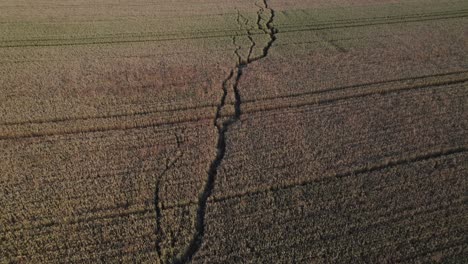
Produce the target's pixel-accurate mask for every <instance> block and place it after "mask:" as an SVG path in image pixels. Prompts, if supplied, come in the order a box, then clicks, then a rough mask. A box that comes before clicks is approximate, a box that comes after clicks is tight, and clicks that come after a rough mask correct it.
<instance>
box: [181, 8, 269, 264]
mask: <svg viewBox="0 0 468 264" xmlns="http://www.w3.org/2000/svg"><path fill="white" fill-rule="evenodd" d="M258 2H260V1H258ZM258 2H256V3H255V5H256V6H257V7H258V8H259V11H258V12H257V16H258V17H257V21H256V24H257V27H258V29H260V30H262V31H263V32H265V34H267V35H269V38H270V40H269V41H268V42H267V44H266V45H265V46H264V47H263V50H262V54H261V55H259V56H257V57H253V58H252V57H251V56H252V51H253V48H254V47H255V46H256V43H255V41H254V39H253V36H252V35H251V30H250V29H247V30H246V31H247V34H248V39H249V40H250V41H251V46H250V47H249V54H248V56H247V58H246V59H243V58H242V56H241V55H240V54H239V48H237V49H236V50H235V51H234V53H235V54H236V56H237V57H238V63H237V64H236V66H235V67H234V69H232V70H231V71H230V73H229V76H228V77H227V78H226V79H225V80H224V81H223V84H222V89H223V95H222V97H221V100H220V103H219V105H218V107H217V110H216V115H215V118H214V120H213V125H214V126H215V127H216V129H217V130H218V142H217V144H216V149H217V153H216V157H215V159H214V160H213V161H212V162H211V165H210V168H209V170H208V177H207V180H206V183H205V186H204V188H203V191H202V192H201V194H200V196H199V198H198V209H197V215H196V222H195V233H194V236H193V238H192V240H191V241H190V244H189V245H188V247H187V248H186V250H185V252H183V254H182V255H181V256H180V257H179V258H174V259H173V261H172V263H175V264H179V263H188V262H190V261H191V260H192V258H193V256H195V254H196V253H197V252H198V250H199V249H200V247H201V245H202V243H203V238H204V235H205V214H206V207H207V202H208V198H209V197H210V196H211V194H212V192H213V189H214V185H215V181H216V175H217V173H218V168H219V166H220V165H221V163H222V161H223V159H224V156H225V154H226V132H227V131H228V129H229V127H230V126H231V125H232V124H234V123H235V122H237V121H238V120H239V119H240V116H241V114H242V111H241V96H240V93H239V89H238V85H239V81H240V79H241V78H242V74H243V72H244V70H245V68H247V66H248V65H249V64H250V63H252V62H254V61H257V60H260V59H263V58H265V57H266V56H268V51H269V50H270V48H271V46H272V45H273V42H274V41H275V40H276V33H277V30H276V29H275V28H274V26H273V19H274V17H275V12H274V10H273V9H271V8H270V7H269V5H268V2H267V0H262V1H261V3H258ZM265 16H266V17H265ZM241 18H243V19H244V20H245V18H244V17H242V16H241V15H240V13H238V18H237V22H238V23H239V24H242V23H241V22H240V19H241ZM246 23H247V22H245V23H244V25H245V24H246ZM233 43H234V44H235V45H237V44H236V37H234V38H233ZM230 88H231V89H230ZM230 92H231V93H233V94H234V98H235V102H234V110H235V111H234V115H231V116H228V117H225V116H223V114H222V113H223V109H225V107H229V106H230V104H226V100H227V98H228V94H229V93H230Z"/></svg>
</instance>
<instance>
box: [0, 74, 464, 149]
mask: <svg viewBox="0 0 468 264" xmlns="http://www.w3.org/2000/svg"><path fill="white" fill-rule="evenodd" d="M466 82H468V78H458V79H455V80H447V81H439V82H437V81H435V82H432V83H426V84H419V85H413V86H411V85H409V86H403V87H390V88H386V89H380V90H377V91H376V90H372V89H371V90H369V91H365V92H359V91H358V92H357V93H356V94H351V95H342V96H335V97H333V98H328V99H327V98H323V99H320V98H310V99H308V100H304V102H281V101H279V102H276V103H279V104H277V105H276V106H275V105H273V104H271V103H268V104H264V105H258V103H259V102H267V101H268V100H274V99H250V100H248V101H244V105H245V106H244V107H242V108H241V111H242V112H243V113H249V114H250V113H259V112H268V111H275V110H281V109H291V108H300V107H304V106H310V105H325V104H331V103H334V102H338V101H343V100H348V99H354V98H364V97H367V96H373V95H387V94H393V93H398V92H409V91H413V90H419V89H426V88H437V87H444V86H448V85H456V84H464V83H466ZM349 88H350V89H351V88H353V87H349ZM359 88H360V86H357V87H356V89H359ZM339 90H344V88H337V91H339ZM332 92H333V91H328V90H323V91H317V92H310V93H308V94H310V95H314V94H315V95H326V94H331V95H333V94H332ZM304 94H305V93H304ZM305 95H306V94H305ZM288 97H289V98H294V97H299V98H300V97H301V96H299V95H285V96H281V97H280V98H288ZM227 105H230V104H227ZM130 116H131V115H130ZM220 116H221V117H226V115H225V114H224V113H223V114H220ZM212 118H213V116H212V115H209V114H206V115H203V116H200V117H198V118H189V117H183V118H180V120H170V121H160V122H158V121H154V120H151V121H146V122H145V121H143V122H142V124H137V125H132V124H125V123H122V122H120V123H118V125H116V123H115V122H113V123H112V124H109V125H108V126H106V125H103V126H102V127H97V128H89V129H87V128H83V127H81V128H80V129H73V128H67V127H64V129H62V130H64V131H53V129H51V130H50V131H27V129H22V130H23V132H22V133H21V134H18V133H16V134H15V133H12V132H9V133H8V134H5V133H4V134H3V135H1V134H0V140H16V139H27V138H37V137H47V136H63V135H70V134H80V133H97V132H105V131H122V130H130V129H143V128H150V127H157V126H164V125H175V124H183V123H194V122H200V121H206V120H210V119H212ZM103 119H104V118H103ZM70 121H73V119H72V120H69V121H60V122H70ZM88 121H92V119H91V120H88ZM129 122H130V121H129ZM53 123H54V122H51V124H53ZM93 126H96V125H95V124H93ZM0 129H1V126H0Z"/></svg>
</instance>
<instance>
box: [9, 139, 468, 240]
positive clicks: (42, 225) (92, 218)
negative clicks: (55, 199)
mask: <svg viewBox="0 0 468 264" xmlns="http://www.w3.org/2000/svg"><path fill="white" fill-rule="evenodd" d="M466 152H468V147H466V146H465V147H461V148H453V149H447V150H442V151H437V152H431V153H425V154H423V155H416V156H414V157H407V158H400V159H395V160H393V161H389V162H387V163H385V164H375V165H372V166H370V167H368V168H360V169H355V170H352V171H349V172H345V173H341V174H337V175H331V176H329V177H322V178H318V179H310V180H306V181H300V182H295V183H291V184H285V185H282V186H271V187H270V188H264V189H262V190H248V191H246V192H242V193H238V194H229V195H223V196H220V197H212V198H210V199H209V200H208V202H209V203H222V202H225V201H228V200H232V199H241V198H243V197H246V196H252V195H259V194H265V193H268V192H275V191H279V190H288V189H291V188H297V187H300V186H308V185H311V184H317V183H326V182H333V181H336V180H338V179H340V178H345V177H350V176H357V175H359V174H363V173H370V172H374V171H381V170H385V169H387V168H391V167H396V166H400V165H405V164H411V163H416V162H421V161H428V160H433V159H437V158H442V157H450V156H452V155H460V154H463V153H466ZM197 205H198V203H197V201H188V202H184V203H178V204H168V205H164V204H162V205H161V208H160V210H161V211H164V210H171V209H174V208H181V207H187V206H197ZM115 208H116V207H112V208H109V210H108V211H110V213H104V214H100V215H94V216H93V215H91V216H86V217H77V218H69V219H62V220H58V221H54V220H47V221H41V222H40V223H37V224H34V223H31V224H30V225H28V226H21V227H17V228H10V229H3V230H1V231H2V233H3V232H18V231H21V230H23V231H24V230H28V229H43V228H45V227H51V226H57V225H73V224H79V223H83V222H90V221H96V220H101V219H110V218H116V217H126V216H129V215H135V214H145V213H148V212H152V210H151V209H149V208H148V209H145V208H140V209H126V210H125V211H122V212H119V213H113V212H112V211H113V209H115ZM120 208H124V209H125V207H120ZM150 217H151V216H150Z"/></svg>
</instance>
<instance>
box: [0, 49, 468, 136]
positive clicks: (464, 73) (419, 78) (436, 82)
mask: <svg viewBox="0 0 468 264" xmlns="http://www.w3.org/2000/svg"><path fill="white" fill-rule="evenodd" d="M236 46H237V45H236ZM467 74H468V71H455V72H448V73H440V74H431V75H423V76H415V77H407V78H400V79H391V80H383V81H376V82H368V83H360V84H354V85H347V86H340V87H331V88H328V89H323V90H317V91H312V92H303V93H295V94H288V95H277V96H274V97H263V98H255V99H244V100H243V103H254V102H259V101H268V100H275V99H283V98H293V97H302V96H305V95H314V94H320V93H330V92H335V91H343V90H346V89H353V88H361V87H365V86H376V85H380V84H392V83H395V84H397V83H399V82H416V81H420V82H423V81H424V79H431V78H436V77H447V78H449V77H450V76H454V77H461V78H458V79H457V80H459V79H461V80H466V79H468V75H467ZM456 75H460V76H456ZM465 76H466V77H465ZM447 81H449V80H446V81H443V80H434V82H433V83H431V82H430V81H429V82H427V81H426V82H424V83H423V84H425V85H427V86H434V85H439V84H440V83H442V84H443V83H445V82H447ZM409 85H411V84H409ZM402 88H403V87H402ZM216 106H217V105H216V104H203V105H195V106H190V107H180V108H173V109H165V110H155V111H142V112H136V113H120V114H111V115H102V116H82V117H70V118H65V117H64V118H55V119H42V120H41V119H39V120H31V121H16V122H3V123H1V124H0V126H14V125H30V124H46V123H60V122H68V121H75V120H76V121H78V120H96V119H107V118H119V117H133V116H145V115H150V114H155V113H166V112H177V111H185V110H198V109H204V108H214V107H216ZM207 118H208V117H207ZM0 138H1V137H0Z"/></svg>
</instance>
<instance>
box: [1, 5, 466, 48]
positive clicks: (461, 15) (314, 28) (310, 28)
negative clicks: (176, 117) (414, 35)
mask: <svg viewBox="0 0 468 264" xmlns="http://www.w3.org/2000/svg"><path fill="white" fill-rule="evenodd" d="M417 17H419V16H415V18H413V19H411V18H409V19H406V20H405V19H399V20H398V19H397V18H390V19H387V18H385V17H383V18H378V19H374V21H379V22H374V23H359V22H355V23H354V24H351V25H350V24H349V23H343V25H337V26H334V25H335V23H330V25H327V24H323V25H322V26H315V25H310V26H302V25H297V26H292V25H291V26H290V28H289V29H284V30H282V29H281V27H280V28H279V29H275V30H276V31H277V32H275V34H282V33H289V32H300V31H317V30H328V29H340V28H353V27H365V26H374V25H392V24H401V23H414V22H424V21H436V20H447V19H454V18H465V17H468V16H467V15H466V13H465V12H460V13H459V14H454V15H451V16H449V15H447V16H441V15H436V16H432V18H430V17H431V15H430V14H429V15H427V18H423V19H416V18H417ZM423 17H424V16H423ZM379 19H380V20H379ZM365 20H369V18H365ZM389 20H390V21H389ZM286 27H288V26H286ZM304 27H306V28H304ZM214 32H216V31H214ZM220 32H223V31H220ZM224 32H225V31H224ZM263 34H264V33H262V32H252V33H251V34H250V35H263ZM240 35H245V36H248V35H249V34H248V33H244V34H240V33H234V34H213V35H207V36H190V37H174V38H159V39H128V40H122V39H120V40H118V39H117V40H114V41H110V40H108V41H99V40H100V39H103V38H75V39H71V40H75V41H76V40H78V41H80V40H85V41H83V42H74V43H73V42H68V43H37V42H36V43H26V44H14V45H13V44H6V45H2V44H0V48H18V47H51V46H52V47H54V46H81V45H107V44H123V43H145V42H161V41H180V40H197V39H212V38H226V37H230V38H232V37H233V36H240ZM149 37H151V36H149ZM143 38H144V37H143ZM87 39H94V40H97V41H88V42H86V40H87ZM26 41H31V42H33V41H34V40H19V41H15V40H9V42H26ZM36 41H39V42H40V41H47V40H36ZM0 43H2V42H0ZM3 43H5V41H3Z"/></svg>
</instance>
